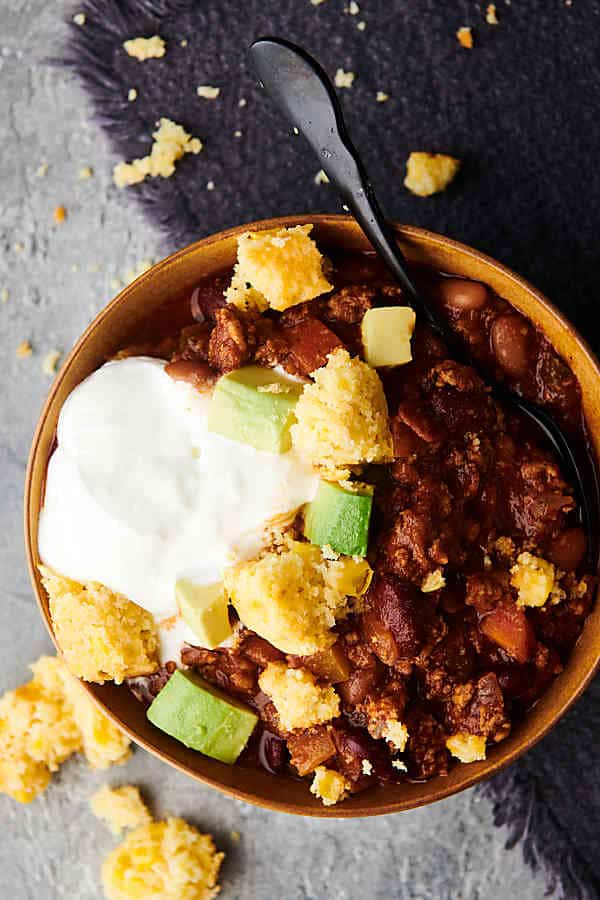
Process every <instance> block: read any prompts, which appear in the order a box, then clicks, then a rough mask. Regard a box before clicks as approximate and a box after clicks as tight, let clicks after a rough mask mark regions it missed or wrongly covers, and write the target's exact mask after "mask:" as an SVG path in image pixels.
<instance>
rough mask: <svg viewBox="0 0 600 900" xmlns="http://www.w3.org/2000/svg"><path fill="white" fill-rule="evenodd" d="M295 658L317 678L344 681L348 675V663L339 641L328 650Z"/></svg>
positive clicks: (334, 681)
mask: <svg viewBox="0 0 600 900" xmlns="http://www.w3.org/2000/svg"><path fill="white" fill-rule="evenodd" d="M296 659H297V660H298V662H299V664H300V665H301V666H304V667H305V668H306V669H310V671H311V672H313V673H314V674H315V675H316V676H317V677H318V678H322V679H323V681H330V682H332V684H336V683H337V682H338V681H346V680H347V679H348V678H349V676H350V671H351V667H350V663H349V662H348V657H347V656H346V653H345V652H344V647H343V645H342V643H341V642H340V641H337V642H336V643H335V644H334V645H333V647H329V649H328V650H321V651H320V652H319V653H313V654H312V656H299V657H296Z"/></svg>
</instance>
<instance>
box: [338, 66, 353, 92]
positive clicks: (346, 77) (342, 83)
mask: <svg viewBox="0 0 600 900" xmlns="http://www.w3.org/2000/svg"><path fill="white" fill-rule="evenodd" d="M354 78H355V75H354V72H344V70H343V69H338V70H337V71H336V73H335V77H334V79H333V80H334V83H335V86H336V88H351V87H352V85H353V84H354Z"/></svg>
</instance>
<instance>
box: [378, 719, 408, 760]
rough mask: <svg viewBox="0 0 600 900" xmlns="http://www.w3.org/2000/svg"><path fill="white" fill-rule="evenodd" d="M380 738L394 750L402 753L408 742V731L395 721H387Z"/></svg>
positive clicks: (404, 726)
mask: <svg viewBox="0 0 600 900" xmlns="http://www.w3.org/2000/svg"><path fill="white" fill-rule="evenodd" d="M381 736H382V737H383V738H385V739H386V741H389V742H390V744H391V745H392V747H393V748H394V750H398V751H399V752H400V753H402V751H403V750H404V748H405V747H406V742H407V741H408V729H407V727H406V725H404V724H403V723H402V722H399V721H398V720H397V719H388V721H387V722H386V724H385V727H384V728H383V730H382V733H381Z"/></svg>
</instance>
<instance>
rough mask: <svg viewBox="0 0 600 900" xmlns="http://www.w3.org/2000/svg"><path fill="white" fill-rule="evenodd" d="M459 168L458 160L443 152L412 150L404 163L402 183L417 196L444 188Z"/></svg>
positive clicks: (428, 195)
mask: <svg viewBox="0 0 600 900" xmlns="http://www.w3.org/2000/svg"><path fill="white" fill-rule="evenodd" d="M459 168H460V160H458V159H455V158H454V157H453V156H447V155H446V154H445V153H421V152H413V153H411V154H410V156H409V157H408V160H407V163H406V178H405V179H404V185H405V187H407V188H408V189H409V191H411V192H412V193H413V194H416V195H417V197H431V195H432V194H438V193H439V192H440V191H443V190H445V189H446V188H447V187H448V185H449V184H450V182H451V181H452V179H453V178H454V176H455V175H456V173H457V172H458V170H459Z"/></svg>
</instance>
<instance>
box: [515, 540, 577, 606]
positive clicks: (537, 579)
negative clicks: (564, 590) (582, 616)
mask: <svg viewBox="0 0 600 900" xmlns="http://www.w3.org/2000/svg"><path fill="white" fill-rule="evenodd" d="M510 572H511V576H512V577H511V580H510V583H511V584H512V586H513V587H516V588H517V591H518V597H517V604H518V606H543V605H544V604H545V602H546V601H547V600H548V598H549V597H550V602H556V600H560V599H561V596H560V594H558V592H555V595H554V597H553V592H554V591H555V574H556V570H555V568H554V566H553V565H552V563H550V562H547V560H545V559H542V558H541V557H539V556H534V555H533V554H532V553H520V554H519V556H518V557H517V562H516V563H515V565H514V566H513V567H512V568H511V570H510ZM563 596H564V594H563ZM555 597H556V599H555Z"/></svg>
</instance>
